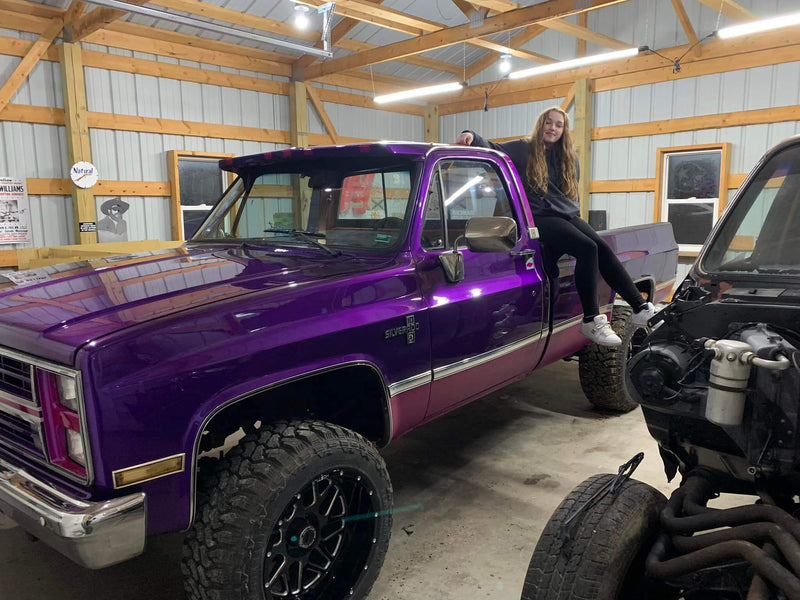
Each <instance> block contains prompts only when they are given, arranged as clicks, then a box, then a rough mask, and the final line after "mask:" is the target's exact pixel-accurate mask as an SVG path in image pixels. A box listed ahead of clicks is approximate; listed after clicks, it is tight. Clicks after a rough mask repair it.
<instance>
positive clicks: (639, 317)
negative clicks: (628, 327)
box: [631, 302, 656, 327]
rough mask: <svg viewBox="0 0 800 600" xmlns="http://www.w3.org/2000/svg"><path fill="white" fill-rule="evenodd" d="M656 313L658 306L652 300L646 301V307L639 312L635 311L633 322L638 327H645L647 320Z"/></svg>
mask: <svg viewBox="0 0 800 600" xmlns="http://www.w3.org/2000/svg"><path fill="white" fill-rule="evenodd" d="M655 314H656V307H655V306H653V303H652V302H646V303H645V305H644V308H642V310H640V311H639V312H635V313H633V315H632V316H631V322H632V323H633V324H634V325H636V326H637V327H645V326H646V325H647V322H648V321H649V320H650V319H651V318H652V317H653V315H655Z"/></svg>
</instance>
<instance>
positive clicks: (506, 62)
mask: <svg viewBox="0 0 800 600" xmlns="http://www.w3.org/2000/svg"><path fill="white" fill-rule="evenodd" d="M497 68H498V69H500V72H501V73H502V74H503V75H505V74H506V73H508V72H509V71H510V70H511V55H510V54H508V53H507V52H503V53H502V54H501V55H500V63H499V64H498V65H497Z"/></svg>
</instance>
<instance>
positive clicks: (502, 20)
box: [305, 0, 625, 79]
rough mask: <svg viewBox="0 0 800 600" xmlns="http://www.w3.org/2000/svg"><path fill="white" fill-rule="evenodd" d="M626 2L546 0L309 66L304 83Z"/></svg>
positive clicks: (614, 0) (607, 0)
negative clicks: (586, 4) (585, 4)
mask: <svg viewBox="0 0 800 600" xmlns="http://www.w3.org/2000/svg"><path fill="white" fill-rule="evenodd" d="M624 1H625V0H599V2H598V3H597V4H596V5H595V6H593V7H590V8H575V4H574V2H573V1H572V0H548V1H547V2H542V3H539V4H536V5H534V6H528V7H525V8H519V9H516V10H512V11H509V12H506V13H502V14H500V15H497V16H494V17H490V18H488V19H486V20H485V21H484V22H483V25H481V26H479V27H472V26H471V25H470V24H469V23H467V24H465V25H459V26H457V27H451V28H448V29H443V30H441V31H436V32H433V33H429V34H425V35H423V36H420V37H418V38H414V39H411V40H405V41H402V42H396V43H394V44H389V45H387V46H383V47H380V48H375V49H372V50H366V51H364V52H359V53H358V54H353V55H351V56H346V57H343V58H338V59H334V60H332V61H329V62H327V63H321V64H317V65H311V66H310V67H309V68H308V69H306V73H305V76H306V78H307V79H316V78H317V77H320V76H322V75H329V74H333V73H337V72H340V71H347V70H350V69H355V68H358V67H364V66H367V65H370V64H376V63H380V62H387V61H390V60H396V59H397V58H402V57H405V56H411V55H413V54H419V53H420V52H425V51H427V50H433V49H436V48H442V47H445V46H451V45H453V44H458V43H460V42H467V41H470V40H473V39H475V38H480V37H485V36H487V35H492V34H495V33H502V32H504V31H510V30H512V29H518V28H520V27H523V26H525V25H531V24H536V23H538V22H541V21H545V20H547V19H557V18H560V17H565V16H569V15H573V14H579V13H581V12H585V11H587V10H592V9H594V8H599V7H603V6H612V5H615V4H620V3H622V2H624Z"/></svg>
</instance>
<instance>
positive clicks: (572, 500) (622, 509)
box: [521, 475, 677, 600]
mask: <svg viewBox="0 0 800 600" xmlns="http://www.w3.org/2000/svg"><path fill="white" fill-rule="evenodd" d="M615 477H616V475H594V476H592V477H590V478H589V479H587V480H586V481H584V482H583V483H581V484H580V485H579V486H578V487H576V488H575V489H574V490H573V491H572V492H571V493H570V494H569V495H568V496H567V497H566V498H565V499H564V501H563V502H562V503H561V504H560V505H559V507H558V508H557V509H556V510H555V512H554V513H553V516H552V517H550V520H549V521H548V522H547V525H545V528H544V531H542V535H541V537H540V538H539V542H538V543H537V544H536V549H535V550H534V551H533V556H532V557H531V562H530V565H529V566H528V571H527V574H526V576H525V584H524V586H523V588H522V597H521V600H615V599H618V598H619V599H623V600H642V599H645V598H646V599H648V600H655V599H667V598H676V597H677V594H675V593H674V592H673V591H672V590H671V589H669V588H667V587H666V586H664V585H663V584H660V583H659V582H656V581H653V580H650V579H648V578H646V577H645V576H644V561H645V558H646V557H647V554H648V552H649V551H650V548H651V547H652V545H653V543H654V542H655V539H656V537H657V535H658V532H659V530H660V525H659V513H660V512H661V509H662V508H663V507H664V505H665V504H666V502H667V499H666V498H665V497H664V495H663V494H662V493H661V492H659V491H658V490H656V489H655V488H653V487H651V486H649V485H647V484H644V483H641V482H640V481H635V480H630V479H629V480H628V481H626V482H625V483H623V484H622V485H621V486H620V488H619V489H618V490H617V491H616V493H614V494H610V493H609V494H607V495H606V496H604V497H603V498H602V499H601V500H600V501H599V502H598V503H597V504H595V505H594V506H593V507H592V508H590V509H588V510H586V511H585V512H583V513H582V514H581V515H580V516H578V517H577V518H576V519H575V520H574V521H573V522H572V523H571V524H570V528H569V531H570V536H569V539H564V538H562V536H561V535H560V528H561V525H562V524H563V523H564V522H565V521H566V520H567V518H569V516H570V515H571V514H573V513H574V512H575V510H577V509H578V508H580V507H581V506H583V504H584V503H585V502H586V501H587V500H589V498H591V497H592V496H593V495H594V494H595V493H596V492H597V491H598V490H599V489H601V488H602V487H603V486H604V485H605V484H607V483H608V482H609V481H611V480H612V479H614V478H615Z"/></svg>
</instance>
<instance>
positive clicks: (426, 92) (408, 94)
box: [373, 81, 466, 104]
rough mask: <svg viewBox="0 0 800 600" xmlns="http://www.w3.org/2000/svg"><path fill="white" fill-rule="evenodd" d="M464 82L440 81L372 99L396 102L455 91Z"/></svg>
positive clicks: (461, 86) (379, 101)
mask: <svg viewBox="0 0 800 600" xmlns="http://www.w3.org/2000/svg"><path fill="white" fill-rule="evenodd" d="M465 85H466V84H465V83H462V82H460V81H451V82H449V83H440V84H439V85H429V86H428V87H421V88H415V89H413V90H406V91H404V92H395V93H393V94H385V95H383V96H375V98H374V99H373V100H374V101H375V103H376V104H385V103H387V102H396V101H397V100H408V99H409V98H419V97H421V96H430V95H432V94H443V93H445V92H455V91H458V90H460V89H462V88H463V87H464V86H465Z"/></svg>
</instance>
